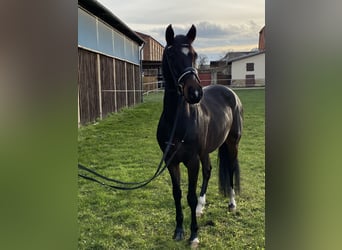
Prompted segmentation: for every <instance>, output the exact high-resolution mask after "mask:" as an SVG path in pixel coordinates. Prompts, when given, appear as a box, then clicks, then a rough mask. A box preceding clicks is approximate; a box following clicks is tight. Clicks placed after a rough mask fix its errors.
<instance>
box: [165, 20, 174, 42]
mask: <svg viewBox="0 0 342 250" xmlns="http://www.w3.org/2000/svg"><path fill="white" fill-rule="evenodd" d="M174 37H175V33H174V32H173V29H172V25H171V24H170V25H169V26H167V28H166V32H165V39H166V43H167V45H171V44H173V40H174Z"/></svg>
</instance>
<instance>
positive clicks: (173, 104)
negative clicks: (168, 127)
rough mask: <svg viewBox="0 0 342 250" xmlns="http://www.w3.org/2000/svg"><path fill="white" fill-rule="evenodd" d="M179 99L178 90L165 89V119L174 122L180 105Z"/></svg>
mask: <svg viewBox="0 0 342 250" xmlns="http://www.w3.org/2000/svg"><path fill="white" fill-rule="evenodd" d="M179 98H182V97H181V96H178V94H177V91H176V90H170V89H167V88H166V89H165V93H164V114H165V118H166V119H167V120H169V121H173V120H174V119H175V117H176V114H177V109H178V105H179V101H180V100H179Z"/></svg>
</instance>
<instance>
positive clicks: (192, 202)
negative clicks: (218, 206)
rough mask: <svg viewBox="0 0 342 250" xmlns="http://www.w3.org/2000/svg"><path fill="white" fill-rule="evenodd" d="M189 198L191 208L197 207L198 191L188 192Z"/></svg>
mask: <svg viewBox="0 0 342 250" xmlns="http://www.w3.org/2000/svg"><path fill="white" fill-rule="evenodd" d="M187 199H188V204H189V206H190V207H191V208H195V207H196V206H197V197H196V193H194V194H190V193H189V194H188V196H187Z"/></svg>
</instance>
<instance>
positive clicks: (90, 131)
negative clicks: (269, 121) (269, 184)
mask: <svg viewBox="0 0 342 250" xmlns="http://www.w3.org/2000/svg"><path fill="white" fill-rule="evenodd" d="M236 93H237V94H238V95H239V96H240V99H241V101H242V103H243V105H244V131H243V137H242V139H241V142H240V150H239V160H240V166H241V194H240V195H239V196H237V199H236V201H237V205H238V210H237V212H236V213H229V212H228V210H227V202H228V200H227V199H225V198H223V197H222V196H221V195H220V194H219V193H218V173H217V170H218V168H217V152H214V153H212V154H211V159H212V164H213V172H212V177H211V179H210V182H209V188H208V192H207V205H206V209H205V213H204V215H203V216H202V217H201V218H200V219H199V220H198V223H199V227H200V228H199V238H200V249H263V248H265V159H264V158H265V144H264V142H265V140H264V133H265V122H264V121H265V119H264V116H265V104H264V99H265V90H264V89H261V90H254V89H246V90H236ZM161 110H162V95H161V94H151V95H149V96H147V97H145V99H144V103H143V104H140V105H138V106H137V107H135V108H128V109H125V110H123V111H122V112H120V113H118V114H112V115H110V116H109V117H107V118H105V119H104V120H101V121H99V122H98V123H96V124H92V125H88V126H84V127H81V128H79V133H78V142H79V149H78V151H79V161H80V162H81V163H83V164H85V165H87V166H89V167H90V168H92V169H94V170H96V171H98V172H100V173H102V174H104V175H106V176H109V177H113V178H117V179H120V180H123V181H141V180H145V179H147V178H149V177H150V176H152V175H153V174H154V171H155V170H156V167H157V165H158V163H159V161H160V158H161V156H162V153H161V151H160V149H159V147H158V143H157V141H156V136H155V134H156V129H157V124H158V119H159V116H160V113H161ZM181 169H182V190H183V199H182V205H183V212H184V228H185V231H186V232H185V237H186V240H183V241H180V242H176V241H174V240H172V235H173V230H174V229H175V208H174V202H173V197H172V188H171V180H170V177H169V174H168V172H167V171H166V172H164V173H163V174H162V175H161V176H159V177H158V178H157V179H155V180H154V181H153V182H151V183H150V184H148V185H147V186H145V187H144V188H142V189H138V190H134V191H118V190H112V189H109V188H105V187H103V186H101V185H98V184H96V183H93V182H89V181H86V180H84V179H82V178H79V179H78V181H79V192H78V207H79V209H78V223H79V249H188V248H189V246H188V244H187V238H188V237H189V234H190V229H189V227H190V209H189V207H188V205H187V202H186V198H184V197H186V194H187V174H186V169H185V167H184V166H182V167H181ZM201 182H202V179H201V174H200V178H199V182H198V192H199V188H200V185H201Z"/></svg>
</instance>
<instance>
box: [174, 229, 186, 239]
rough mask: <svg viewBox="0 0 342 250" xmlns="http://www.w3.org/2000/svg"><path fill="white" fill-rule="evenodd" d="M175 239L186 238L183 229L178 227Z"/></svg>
mask: <svg viewBox="0 0 342 250" xmlns="http://www.w3.org/2000/svg"><path fill="white" fill-rule="evenodd" d="M173 239H174V240H176V241H180V240H183V239H184V230H183V229H176V230H175V233H174V235H173Z"/></svg>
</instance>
